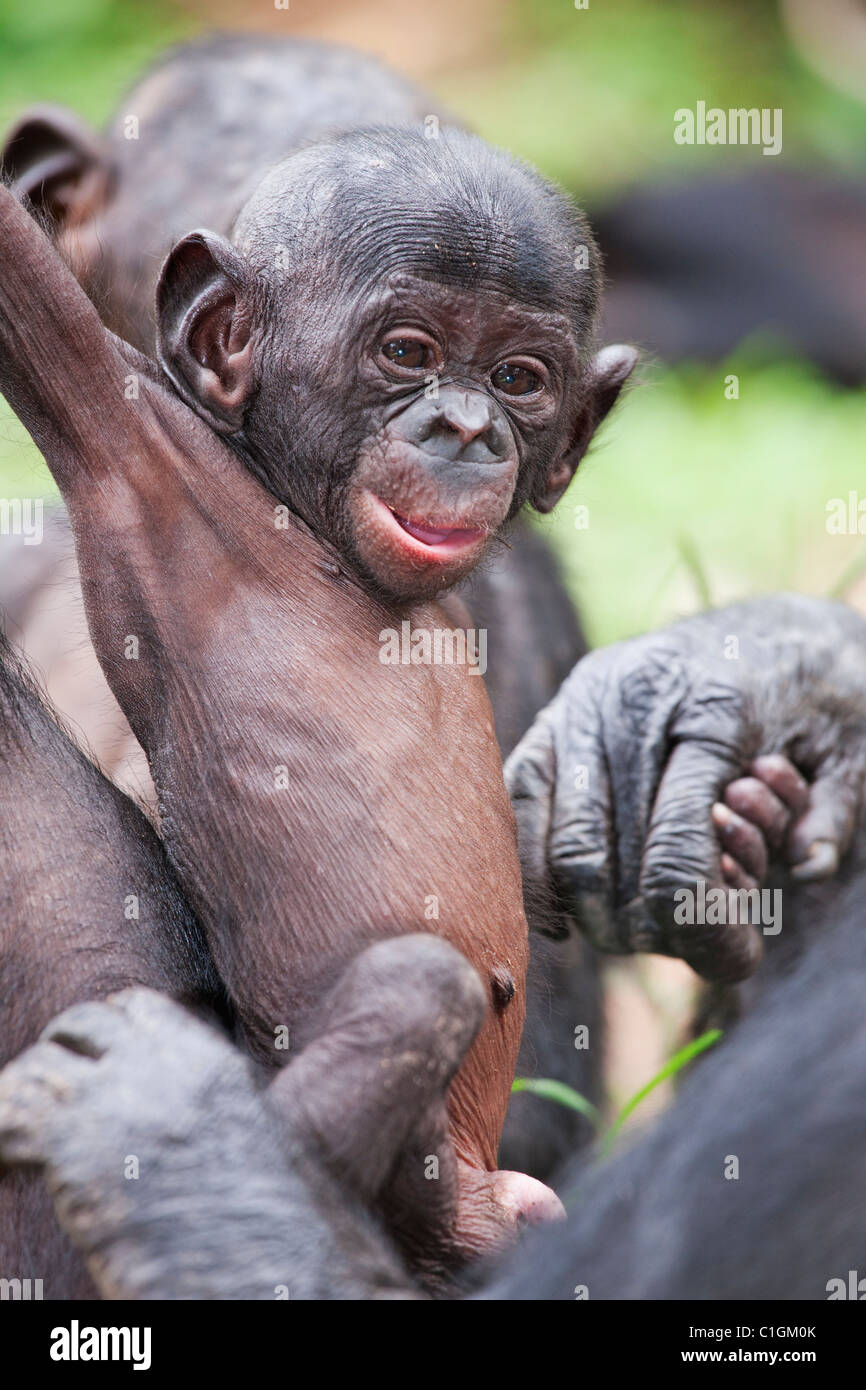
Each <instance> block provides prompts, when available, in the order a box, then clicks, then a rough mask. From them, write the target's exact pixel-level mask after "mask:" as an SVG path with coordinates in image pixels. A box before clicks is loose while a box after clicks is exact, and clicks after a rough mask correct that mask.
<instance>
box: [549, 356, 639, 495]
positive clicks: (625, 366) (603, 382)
mask: <svg viewBox="0 0 866 1390" xmlns="http://www.w3.org/2000/svg"><path fill="white" fill-rule="evenodd" d="M637 359H638V353H637V349H636V348H633V347H622V346H621V345H619V344H618V345H617V346H615V347H606V348H602V350H601V352H599V353H597V354H596V356H595V359H594V361H593V364H592V367H591V368H590V374H589V380H588V382H587V385H586V396H585V400H584V404H583V407H582V408H581V411H580V414H579V415H578V417H577V421H576V424H575V428H574V430H573V432H572V435H571V439H570V441H569V442H568V444H567V446H566V448H565V450H564V451H563V452H562V453H561V454H558V455H557V456H556V457H555V458H554V459H553V461H552V462H551V465H550V467H549V468H548V469H547V470H546V472H545V473H543V474H542V476H541V478H540V479H539V481H538V484H537V486H536V489H535V492H534V494H533V496H532V499H531V500H532V505H533V506H534V507H535V509H536V511H539V512H549V511H552V510H553V508H554V507H555V506H556V504H557V502H558V501H559V499H560V497H561V496H562V494H563V493H564V492H565V489H566V488H567V487H568V485H569V483H570V482H571V480H572V478H573V477H574V475H575V472H576V471H577V465H578V464H579V463H580V460H581V459H582V458H583V456H584V454H585V453H586V451H587V449H588V448H589V445H590V441H591V440H592V436H593V435H594V434H595V431H596V430H597V429H598V427H599V425H600V424H601V422H602V420H603V419H604V417H605V415H607V413H608V411H609V410H610V408H611V406H612V405H613V404H614V402H615V400H616V398H617V396H618V395H619V393H620V391H621V390H622V387H623V385H624V384H625V382H626V381H627V380H628V378H629V377H630V376H631V373H632V372H633V371H634V367H635V364H636V362H637Z"/></svg>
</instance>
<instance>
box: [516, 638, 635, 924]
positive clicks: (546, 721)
mask: <svg viewBox="0 0 866 1390" xmlns="http://www.w3.org/2000/svg"><path fill="white" fill-rule="evenodd" d="M610 662H611V657H610V654H609V653H608V652H597V653H593V654H592V655H591V656H588V657H584V659H583V660H582V661H580V662H579V663H578V665H577V666H576V667H575V669H574V670H573V671H572V673H571V675H570V676H569V678H568V680H567V681H566V683H565V685H564V686H563V687H562V689H561V691H560V693H559V694H558V695H557V697H556V699H555V700H553V701H552V703H551V704H550V705H548V707H547V708H546V709H545V710H544V711H543V712H542V713H541V714H540V715H539V717H538V719H536V721H535V723H534V724H533V725H532V728H531V729H530V730H529V732H528V734H526V736H525V737H524V738H523V739H522V740H521V742H520V743H519V744H518V746H517V748H515V750H514V752H513V753H512V754H511V756H510V758H509V759H508V761H507V763H506V765H505V779H506V786H507V787H508V790H509V795H510V796H511V799H512V805H513V806H514V811H515V815H516V817H517V829H518V845H519V850H520V858H521V867H522V869H523V874H524V883H525V885H526V900H527V906H528V908H529V910H530V921H531V924H532V926H533V928H535V929H538V928H539V926H540V925H541V926H542V928H543V929H545V930H548V931H549V932H550V934H551V935H561V934H562V931H561V926H560V923H561V918H560V917H558V916H557V909H564V910H565V911H566V912H567V914H568V915H569V916H570V917H571V918H572V920H573V921H575V923H576V924H577V925H578V926H579V927H580V928H581V930H582V931H584V932H586V933H587V934H588V935H590V936H592V937H594V938H596V939H599V944H602V945H607V947H608V949H610V948H611V947H610V941H609V940H608V939H607V938H609V936H610V933H611V930H612V922H613V897H614V888H615V884H614V872H615V859H616V856H615V853H614V845H613V817H612V814H611V795H610V777H609V772H608V759H607V756H606V751H605V746H604V723H603V693H604V689H605V684H606V679H607V672H608V669H609V666H610ZM545 914H546V917H545ZM558 928H559V929H558Z"/></svg>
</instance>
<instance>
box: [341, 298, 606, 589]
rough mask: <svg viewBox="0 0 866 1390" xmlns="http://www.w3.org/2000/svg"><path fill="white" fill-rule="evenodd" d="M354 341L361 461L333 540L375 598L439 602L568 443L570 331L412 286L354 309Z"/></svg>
mask: <svg viewBox="0 0 866 1390" xmlns="http://www.w3.org/2000/svg"><path fill="white" fill-rule="evenodd" d="M354 341H355V354H356V357H355V361H356V379H355V382H354V383H353V385H352V388H351V398H352V400H353V401H354V407H355V409H356V410H357V411H358V413H359V424H360V426H361V429H360V432H359V441H358V450H357V456H356V458H355V460H354V467H353V468H352V470H351V472H348V473H347V474H345V475H344V476H341V477H340V486H339V488H338V489H337V490H336V491H335V492H333V493H332V495H331V497H330V498H329V499H328V503H329V505H330V507H331V508H332V509H333V514H332V515H331V516H327V517H324V518H323V523H324V526H325V529H326V532H327V533H328V534H329V535H330V536H331V537H332V538H333V539H335V540H336V542H337V544H338V545H339V547H340V549H341V551H342V552H343V553H344V554H345V555H347V557H348V558H350V559H351V560H352V561H353V563H354V564H355V566H356V567H357V569H358V570H359V571H360V572H361V573H362V574H363V575H365V576H366V577H367V578H368V579H369V580H370V581H371V582H372V583H373V585H374V586H375V587H376V588H377V589H379V590H381V591H384V592H386V593H388V594H392V595H397V596H400V597H407V598H408V597H422V596H426V595H430V594H435V593H439V592H441V591H442V590H443V589H447V588H449V587H451V586H452V585H453V584H455V583H457V582H458V581H459V580H460V579H462V578H464V577H465V575H466V574H468V572H469V571H470V570H471V569H472V568H473V566H475V565H476V564H477V563H478V560H479V559H480V557H481V555H482V554H483V552H484V550H485V549H486V548H487V547H488V546H489V545H490V544H491V540H492V538H493V537H494V536H495V535H496V534H497V532H498V531H499V530H500V528H501V527H502V525H503V523H504V522H505V521H506V520H507V518H508V517H509V516H510V515H512V514H513V512H514V511H515V510H516V508H517V506H519V505H520V504H521V503H522V502H524V501H525V500H526V498H527V496H528V495H529V492H530V489H531V488H532V484H533V483H534V482H536V481H537V478H538V473H539V469H540V467H541V466H542V464H543V462H544V461H546V460H547V459H548V458H549V457H550V456H551V454H555V453H556V452H557V449H558V448H559V447H561V445H562V442H563V437H564V431H565V430H566V428H567V425H568V423H569V422H568V419H567V412H566V411H565V410H564V409H563V404H564V402H566V401H567V400H568V398H569V392H570V391H572V390H573V389H574V385H575V382H576V379H577V375H578V373H577V361H576V356H575V351H574V347H573V344H572V341H571V335H570V333H569V331H568V326H567V323H566V321H565V319H563V318H561V317H559V316H551V315H545V314H540V313H538V312H534V311H533V310H531V309H530V308H528V307H527V306H523V305H520V304H514V303H509V302H508V301H507V299H506V298H505V297H504V296H503V295H502V294H501V293H500V292H498V291H496V290H494V289H492V288H489V287H485V286H480V287H477V288H475V289H464V288H456V289H455V288H445V287H443V286H442V285H435V284H431V283H430V282H427V281H424V280H421V279H419V278H416V277H411V276H408V275H403V276H396V277H394V278H393V279H392V280H391V282H390V283H389V284H388V286H387V287H386V288H385V290H384V292H382V293H380V294H379V295H376V296H374V297H373V298H372V299H371V301H369V302H368V304H367V305H366V306H365V311H361V312H359V314H358V318H357V320H356V329H355V334H354Z"/></svg>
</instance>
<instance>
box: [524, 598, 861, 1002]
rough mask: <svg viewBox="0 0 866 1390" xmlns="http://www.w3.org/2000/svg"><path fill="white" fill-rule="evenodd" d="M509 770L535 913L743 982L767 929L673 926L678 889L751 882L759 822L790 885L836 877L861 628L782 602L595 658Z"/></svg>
mask: <svg viewBox="0 0 866 1390" xmlns="http://www.w3.org/2000/svg"><path fill="white" fill-rule="evenodd" d="M777 755H784V757H782V758H780V757H778V756H777ZM785 759H788V760H790V761H789V762H786V761H785ZM756 760H757V761H756ZM791 764H793V766H791ZM797 769H799V773H802V778H801V777H800V776H799V774H798V772H797ZM803 779H805V783H809V784H811V785H810V786H808V787H807V786H806V784H805V783H804V781H803ZM506 781H507V783H508V787H509V791H510V793H511V797H512V801H513V804H514V808H515V812H516V814H517V820H518V833H519V838H520V845H521V858H522V862H523V867H524V873H525V876H526V882H527V893H528V899H529V902H530V906H532V904H533V902H534V901H535V900H538V903H539V904H540V906H541V910H542V911H543V910H544V906H545V899H546V906H547V907H548V908H549V909H552V910H553V911H554V912H556V911H557V910H561V909H563V908H564V909H565V911H566V913H567V914H568V915H570V916H571V917H572V918H573V919H574V920H575V921H576V922H577V923H578V925H579V926H580V927H581V928H582V929H583V930H584V931H586V932H587V933H588V934H589V936H590V937H591V938H592V939H593V940H594V941H595V942H596V944H597V945H598V946H600V947H601V948H602V949H605V950H609V951H615V952H621V951H638V950H647V951H658V952H662V953H665V954H670V955H678V956H682V957H683V958H684V959H685V960H687V961H688V962H689V964H691V965H692V966H693V967H694V968H695V969H696V970H698V971H699V972H700V973H701V974H703V975H705V976H706V977H708V978H710V979H716V980H722V981H724V980H731V981H732V980H736V979H741V978H743V977H744V976H745V975H747V974H749V973H750V971H751V970H752V969H753V968H754V966H755V965H756V963H757V961H758V959H759V958H760V955H761V950H762V936H761V935H760V934H759V931H758V930H756V927H755V926H754V925H751V924H750V923H749V922H744V921H740V922H739V923H736V922H732V921H727V922H725V923H724V924H714V922H713V920H712V916H713V914H710V913H707V914H706V916H708V917H709V918H710V920H709V921H708V922H706V923H704V924H700V921H699V918H696V924H693V925H691V924H689V923H688V922H682V923H678V922H677V920H676V919H675V906H676V904H677V902H682V899H675V898H674V894H675V893H676V892H677V890H679V889H683V888H690V887H691V888H692V889H694V888H695V885H696V882H698V881H701V880H702V881H703V882H704V884H705V885H706V887H707V889H708V888H709V887H711V886H714V885H718V886H722V885H723V884H725V883H728V884H732V885H733V886H735V887H750V886H754V882H755V880H759V879H760V878H761V877H762V876H763V872H764V871H765V870H766V853H765V849H764V845H763V843H762V837H761V834H760V833H759V832H758V831H757V829H756V826H760V827H761V828H762V830H763V832H764V836H765V838H766V840H767V842H768V844H769V846H770V848H771V849H775V850H776V851H777V853H778V857H779V859H780V861H781V862H782V863H784V864H787V865H788V866H789V867H790V868H791V873H792V875H793V877H794V878H795V879H801V880H802V879H809V878H812V879H814V878H818V877H821V876H826V875H829V874H830V873H832V872H833V871H834V870H835V868H836V866H837V864H838V862H839V856H840V855H841V854H842V853H844V851H845V850H846V849H847V847H848V845H849V843H850V839H851V835H852V833H853V830H854V828H855V826H856V824H857V821H858V818H859V815H860V812H861V808H862V804H863V792H864V782H866V623H864V622H863V620H862V619H861V618H859V617H858V616H857V615H856V614H855V613H853V612H852V611H851V610H849V609H847V608H845V607H843V606H841V605H839V604H835V603H830V602H827V601H824V600H819V599H812V598H806V597H802V596H794V595H790V596H776V597H771V598H764V599H758V600H754V601H752V602H749V603H743V604H738V605H735V606H733V607H731V608H727V609H723V610H721V611H719V612H712V613H706V614H702V615H701V616H699V617H696V618H691V619H688V620H687V621H684V622H682V623H677V624H675V625H674V626H672V627H670V628H668V629H666V630H665V631H663V632H660V633H656V634H653V635H651V636H648V637H641V638H637V639H636V640H634V641H630V642H622V643H618V644H616V645H615V646H612V647H608V648H605V649H602V650H600V651H597V652H593V653H592V654H591V655H590V656H588V657H586V658H585V659H584V660H583V661H581V662H580V663H579V664H578V666H577V667H575V670H574V671H573V672H572V674H571V676H570V677H569V679H568V680H567V681H566V683H565V685H564V686H563V687H562V690H561V691H560V692H559V694H558V695H557V697H556V698H555V699H554V700H553V701H552V702H551V704H550V705H549V706H548V707H547V709H546V710H544V711H543V713H542V714H541V715H540V716H539V718H538V719H537V720H536V722H535V724H534V725H533V727H532V728H531V729H530V731H529V733H528V734H527V735H526V737H525V738H524V739H523V741H522V742H521V743H520V744H519V745H518V747H517V748H516V749H515V751H514V753H513V754H512V755H511V757H510V759H509V760H508V763H507V764H506ZM726 789H727V790H726ZM723 798H724V802H726V803H727V805H726V807H725V806H724V805H720V804H719V803H721V802H722V799H723ZM726 850H727V851H728V853H727V854H726ZM732 858H733V860H736V861H737V862H738V863H739V865H740V866H742V865H746V866H747V868H748V869H749V870H750V871H751V872H750V875H749V876H746V875H745V874H744V873H743V872H742V868H740V870H739V871H738V870H737V869H736V866H735V865H733V864H732ZM551 890H552V894H551ZM683 915H685V914H683Z"/></svg>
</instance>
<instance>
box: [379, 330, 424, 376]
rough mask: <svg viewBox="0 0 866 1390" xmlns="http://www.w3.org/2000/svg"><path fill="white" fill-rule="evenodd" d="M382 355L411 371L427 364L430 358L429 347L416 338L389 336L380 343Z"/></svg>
mask: <svg viewBox="0 0 866 1390" xmlns="http://www.w3.org/2000/svg"><path fill="white" fill-rule="evenodd" d="M382 356H383V357H387V359H388V361H389V362H394V363H395V364H396V365H397V366H398V367H405V368H406V369H407V370H408V371H413V372H417V371H420V370H421V369H422V368H423V367H427V366H429V365H430V362H431V359H432V353H431V351H430V348H429V347H428V346H427V344H426V343H422V342H421V341H420V339H418V338H389V339H388V341H387V342H385V343H383V344H382Z"/></svg>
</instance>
